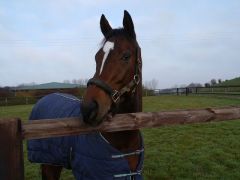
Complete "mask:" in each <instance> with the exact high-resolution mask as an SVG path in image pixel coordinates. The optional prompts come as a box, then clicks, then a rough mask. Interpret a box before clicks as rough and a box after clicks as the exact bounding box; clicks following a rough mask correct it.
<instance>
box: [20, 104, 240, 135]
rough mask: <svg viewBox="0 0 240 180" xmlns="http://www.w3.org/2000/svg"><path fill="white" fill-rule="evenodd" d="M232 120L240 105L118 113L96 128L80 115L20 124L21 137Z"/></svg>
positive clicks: (239, 110) (236, 116) (236, 114)
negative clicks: (78, 116)
mask: <svg viewBox="0 0 240 180" xmlns="http://www.w3.org/2000/svg"><path fill="white" fill-rule="evenodd" d="M232 119H240V107H229V108H207V109H196V110H176V111H162V112H139V113H129V114H117V115H115V116H114V117H113V118H109V119H107V120H106V121H104V122H103V123H102V124H101V125H100V126H98V127H90V126H88V125H86V124H84V123H83V122H82V120H81V119H80V118H63V119H57V120H47V119H46V120H35V121H31V122H28V123H25V124H23V125H22V137H23V138H24V139H39V138H48V137H58V136H66V135H77V134H86V133H90V132H96V131H100V132H103V131H104V132H114V131H123V130H134V129H140V128H152V127H160V126H164V125H173V124H190V123H201V122H210V121H223V120H232Z"/></svg>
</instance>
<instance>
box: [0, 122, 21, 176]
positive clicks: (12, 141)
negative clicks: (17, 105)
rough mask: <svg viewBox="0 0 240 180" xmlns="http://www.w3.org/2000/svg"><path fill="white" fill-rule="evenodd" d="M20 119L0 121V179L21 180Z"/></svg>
mask: <svg viewBox="0 0 240 180" xmlns="http://www.w3.org/2000/svg"><path fill="white" fill-rule="evenodd" d="M21 135H22V134H21V120H20V119H0V179H8V180H23V179H24V166H23V146H22V136H21Z"/></svg>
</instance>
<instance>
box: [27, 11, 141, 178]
mask: <svg viewBox="0 0 240 180" xmlns="http://www.w3.org/2000/svg"><path fill="white" fill-rule="evenodd" d="M100 28H101V31H102V33H103V35H104V40H103V42H102V47H101V48H100V49H99V51H98V52H97V53H96V55H95V60H96V72H95V74H94V76H93V78H91V79H90V80H89V81H88V83H87V89H86V92H85V95H84V97H83V101H80V100H78V99H77V98H76V97H74V96H71V95H68V94H61V93H54V94H50V95H47V96H45V97H44V98H42V99H41V100H39V102H38V103H37V104H36V105H35V106H34V108H33V110H32V113H31V116H30V120H35V119H51V118H59V117H75V116H82V119H83V121H84V122H85V123H86V124H88V125H90V126H97V125H99V124H101V123H102V122H103V121H104V120H105V119H107V118H109V117H111V116H114V115H115V114H118V113H133V112H141V111H142V59H141V49H140V47H139V45H138V42H137V40H136V34H135V30H134V24H133V21H132V18H131V16H130V14H129V13H128V12H127V11H126V10H125V11H124V17H123V28H118V29H112V27H111V26H110V24H109V22H108V21H107V19H106V18H105V16H104V15H102V16H101V19H100ZM49 151H51V152H49ZM57 154H59V155H57ZM143 157H144V148H143V139H142V136H141V133H140V130H128V131H120V132H96V133H90V134H87V135H78V136H67V137H60V138H48V139H39V140H29V141H28V158H29V160H30V161H31V162H38V163H41V172H42V179H44V180H57V179H59V178H60V174H61V171H62V168H63V167H65V168H69V169H72V171H73V174H74V176H75V178H76V179H79V180H80V179H84V180H85V179H89V180H90V179H91V180H94V179H96V180H110V179H119V180H123V179H124V180H133V179H134V180H140V179H142V175H141V171H142V166H143ZM48 158H49V159H50V160H49V159H48ZM52 161H55V162H52Z"/></svg>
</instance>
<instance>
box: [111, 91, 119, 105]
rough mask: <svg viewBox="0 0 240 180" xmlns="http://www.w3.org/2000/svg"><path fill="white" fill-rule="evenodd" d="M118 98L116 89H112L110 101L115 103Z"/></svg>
mask: <svg viewBox="0 0 240 180" xmlns="http://www.w3.org/2000/svg"><path fill="white" fill-rule="evenodd" d="M119 99H120V93H119V92H118V91H117V90H113V93H112V101H113V102H114V103H117V102H118V101H119Z"/></svg>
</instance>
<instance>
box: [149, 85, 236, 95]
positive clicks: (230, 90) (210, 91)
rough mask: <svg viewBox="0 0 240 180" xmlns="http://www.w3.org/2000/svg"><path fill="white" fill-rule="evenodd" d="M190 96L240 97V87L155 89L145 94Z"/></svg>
mask: <svg viewBox="0 0 240 180" xmlns="http://www.w3.org/2000/svg"><path fill="white" fill-rule="evenodd" d="M164 94H175V95H189V94H201V95H204V94H207V95H238V96H240V86H212V87H184V88H170V89H154V90H150V91H148V93H146V92H145V95H164Z"/></svg>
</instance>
